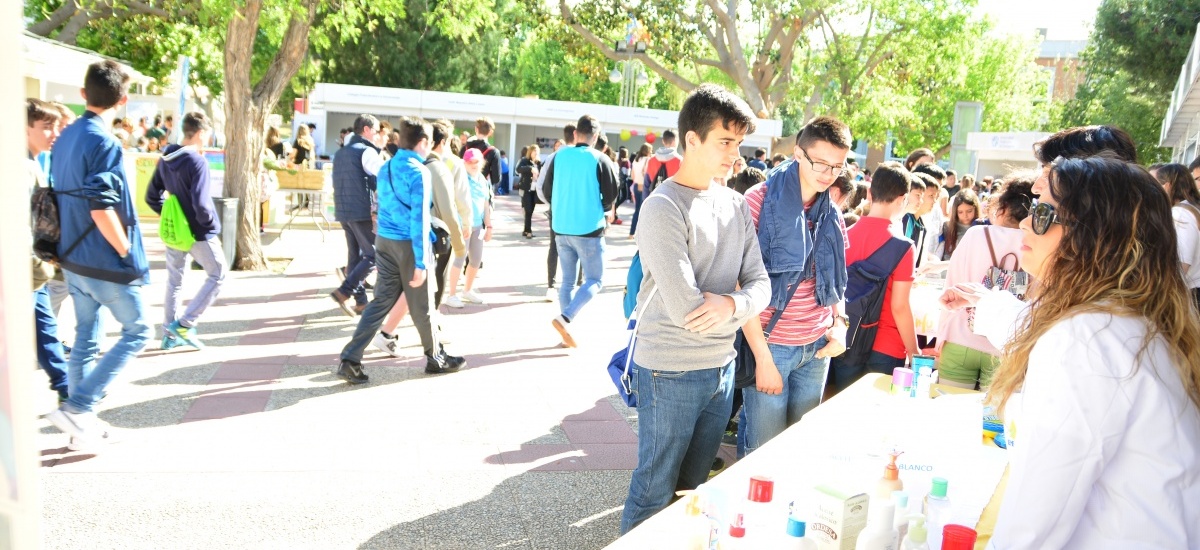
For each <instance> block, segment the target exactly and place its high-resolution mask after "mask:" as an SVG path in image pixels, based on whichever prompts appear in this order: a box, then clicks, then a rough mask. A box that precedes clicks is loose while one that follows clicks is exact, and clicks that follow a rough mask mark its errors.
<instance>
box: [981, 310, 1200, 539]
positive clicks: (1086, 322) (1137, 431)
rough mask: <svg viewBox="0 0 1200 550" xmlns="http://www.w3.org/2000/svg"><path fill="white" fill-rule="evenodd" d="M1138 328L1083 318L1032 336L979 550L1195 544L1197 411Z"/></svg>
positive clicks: (1129, 320)
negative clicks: (1003, 471) (990, 531)
mask: <svg viewBox="0 0 1200 550" xmlns="http://www.w3.org/2000/svg"><path fill="white" fill-rule="evenodd" d="M1010 319H1011V317H1010ZM1148 329H1149V325H1148V323H1147V322H1146V321H1145V320H1144V319H1141V318H1134V317H1116V316H1112V315H1108V314H1103V313H1086V314H1080V315H1075V316H1073V317H1070V318H1068V319H1065V320H1063V321H1060V322H1059V323H1058V324H1056V325H1055V326H1054V327H1052V328H1051V329H1050V330H1049V331H1047V332H1046V334H1044V335H1043V336H1042V337H1041V338H1040V339H1039V340H1038V342H1037V344H1036V345H1035V346H1034V348H1033V350H1032V352H1031V354H1030V357H1029V370H1028V373H1027V375H1026V379H1025V386H1024V389H1023V391H1022V393H1021V399H1020V406H1019V411H1010V412H1011V413H1013V414H1015V423H1016V431H1015V434H1013V435H1014V437H1013V444H1012V446H1011V447H1010V455H1009V464H1010V473H1009V480H1008V489H1007V491H1006V493H1005V495H1004V501H1003V502H1002V504H1001V507H1000V515H999V517H998V518H997V523H996V532H995V535H994V536H993V537H992V539H991V542H990V544H989V546H988V548H992V549H996V550H1007V549H1014V548H1022V549H1024V548H1038V549H1049V548H1080V549H1087V550H1106V549H1113V550H1117V549H1120V550H1134V549H1143V548H1146V549H1149V548H1155V549H1158V548H1163V549H1167V548H1170V549H1194V548H1200V410H1198V409H1197V407H1196V406H1195V404H1194V403H1192V401H1191V400H1190V399H1189V398H1188V396H1187V393H1186V392H1185V391H1184V390H1183V387H1182V383H1181V382H1180V378H1179V374H1178V371H1177V370H1176V369H1175V367H1174V365H1173V363H1172V360H1171V358H1170V356H1169V354H1168V352H1167V348H1166V345H1165V343H1164V341H1163V339H1162V337H1156V338H1155V339H1154V340H1152V341H1151V342H1150V344H1149V346H1148V347H1147V348H1146V349H1145V351H1144V352H1142V353H1139V350H1141V348H1142V346H1143V343H1144V338H1145V335H1146V333H1147V330H1148Z"/></svg>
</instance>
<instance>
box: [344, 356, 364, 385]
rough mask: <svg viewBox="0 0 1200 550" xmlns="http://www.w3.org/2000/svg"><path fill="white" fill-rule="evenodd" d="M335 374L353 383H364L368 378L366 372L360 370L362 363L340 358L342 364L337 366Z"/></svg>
mask: <svg viewBox="0 0 1200 550" xmlns="http://www.w3.org/2000/svg"><path fill="white" fill-rule="evenodd" d="M335 374H337V375H338V376H340V377H341V378H342V379H343V380H345V381H347V382H349V383H351V384H354V385H358V384H366V383H367V381H368V380H370V379H369V378H367V373H365V372H363V370H362V363H356V362H354V361H350V360H348V359H343V360H342V364H341V365H340V366H339V367H338V370H337V372H336V373H335Z"/></svg>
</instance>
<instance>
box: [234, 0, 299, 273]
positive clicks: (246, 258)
mask: <svg viewBox="0 0 1200 550" xmlns="http://www.w3.org/2000/svg"><path fill="white" fill-rule="evenodd" d="M318 2H319V0H308V1H307V2H305V3H304V5H303V6H301V7H300V9H299V10H297V11H296V12H295V13H293V14H292V18H291V19H290V20H289V21H288V28H287V31H286V32H285V33H284V36H283V41H282V42H281V43H280V45H279V50H277V51H276V53H275V57H274V58H273V59H272V60H271V65H270V66H269V67H268V68H267V72H266V74H265V75H263V77H262V79H261V80H259V82H258V84H256V85H254V86H253V88H252V87H251V85H250V63H251V56H250V55H248V52H252V51H254V39H255V36H256V35H257V34H258V18H259V14H260V13H261V12H262V6H263V0H247V1H246V3H245V4H244V5H243V6H242V7H241V8H240V9H238V10H237V12H235V13H234V15H233V17H231V18H230V20H229V29H228V32H227V33H226V35H225V196H226V197H236V198H238V199H240V201H239V204H238V210H239V212H238V236H237V253H236V254H235V257H234V262H233V264H234V265H233V268H234V269H241V270H252V271H259V270H264V269H266V268H267V262H266V258H265V257H264V256H263V250H262V241H261V240H260V239H259V235H258V206H259V193H260V191H261V190H260V188H259V185H258V172H259V169H260V164H261V158H262V150H263V132H264V131H265V129H266V125H267V115H268V114H269V113H270V112H271V108H272V106H274V105H275V104H276V103H278V102H279V96H280V95H281V94H282V93H283V88H284V87H285V86H287V83H288V81H290V80H291V79H292V76H294V75H295V74H296V71H297V70H299V69H300V64H301V63H302V62H303V61H304V56H305V54H306V53H307V52H308V33H309V31H310V30H311V29H312V23H313V20H314V19H315V18H316V14H317V4H318Z"/></svg>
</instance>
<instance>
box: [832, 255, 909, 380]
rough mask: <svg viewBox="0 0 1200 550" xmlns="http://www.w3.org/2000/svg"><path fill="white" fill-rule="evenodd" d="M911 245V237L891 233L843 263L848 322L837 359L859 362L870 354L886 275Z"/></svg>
mask: <svg viewBox="0 0 1200 550" xmlns="http://www.w3.org/2000/svg"><path fill="white" fill-rule="evenodd" d="M912 246H913V245H912V242H911V241H908V240H906V239H901V238H899V237H891V238H889V239H888V241H887V242H886V243H884V244H883V246H881V247H879V249H878V250H876V251H875V252H874V253H872V254H871V255H870V256H868V257H867V258H866V259H862V260H859V261H857V262H854V263H852V264H850V265H849V266H847V267H846V275H847V281H846V316H847V317H849V318H850V326H849V328H848V329H847V330H846V352H845V353H843V354H842V355H841V356H840V357H838V361H839V362H840V363H844V364H846V365H861V364H863V363H865V362H866V361H867V358H869V357H870V356H871V347H872V346H874V345H875V334H876V332H878V331H879V316H880V314H882V313H883V305H884V304H883V295H884V294H885V291H886V290H887V285H888V277H890V276H891V274H892V272H893V271H895V270H896V266H897V265H898V264H899V263H900V260H902V259H904V254H905V253H907V252H908V251H909V250H911V249H912Z"/></svg>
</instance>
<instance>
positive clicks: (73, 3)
mask: <svg viewBox="0 0 1200 550" xmlns="http://www.w3.org/2000/svg"><path fill="white" fill-rule="evenodd" d="M77 11H79V0H65V1H64V2H63V3H62V5H61V6H59V7H58V9H56V10H54V11H53V12H51V13H50V15H49V16H48V17H46V18H45V19H43V20H41V21H38V22H37V23H34V24H32V25H30V26H29V29H28V30H29V32H31V33H33V34H36V35H38V36H46V37H48V36H50V33H52V32H54V30H55V29H57V28H59V27H61V26H63V23H66V22H67V20H68V19H70V18H71V16H73V15H75V12H77Z"/></svg>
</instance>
